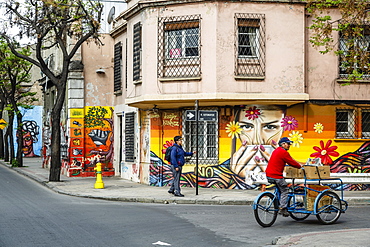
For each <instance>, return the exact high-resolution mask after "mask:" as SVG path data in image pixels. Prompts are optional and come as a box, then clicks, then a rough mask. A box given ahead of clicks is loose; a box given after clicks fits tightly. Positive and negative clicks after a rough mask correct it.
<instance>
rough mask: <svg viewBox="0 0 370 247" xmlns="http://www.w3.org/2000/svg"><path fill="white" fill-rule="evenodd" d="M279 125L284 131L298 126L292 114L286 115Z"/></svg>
mask: <svg viewBox="0 0 370 247" xmlns="http://www.w3.org/2000/svg"><path fill="white" fill-rule="evenodd" d="M281 127H283V128H284V131H286V130H287V131H292V130H295V129H296V128H297V127H298V121H297V120H296V119H295V118H294V117H292V116H286V117H284V118H283V120H282V121H281Z"/></svg>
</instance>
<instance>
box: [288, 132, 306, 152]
mask: <svg viewBox="0 0 370 247" xmlns="http://www.w3.org/2000/svg"><path fill="white" fill-rule="evenodd" d="M289 139H290V140H291V141H292V142H293V147H296V148H299V147H300V144H301V143H302V141H303V137H302V134H301V133H299V131H292V133H290V134H289Z"/></svg>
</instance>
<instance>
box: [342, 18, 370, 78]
mask: <svg viewBox="0 0 370 247" xmlns="http://www.w3.org/2000/svg"><path fill="white" fill-rule="evenodd" d="M349 30H350V31H348V32H346V33H345V32H341V33H340V34H339V79H348V78H349V76H350V74H353V73H355V74H357V75H359V76H361V77H362V79H363V80H370V69H369V63H370V26H369V25H366V26H353V27H352V28H350V29H349ZM356 30H357V31H356ZM352 31H356V32H360V33H362V36H360V37H358V36H356V37H354V36H353V35H351V33H349V32H352ZM361 74H362V75H361Z"/></svg>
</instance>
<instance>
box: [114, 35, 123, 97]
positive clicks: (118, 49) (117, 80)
mask: <svg viewBox="0 0 370 247" xmlns="http://www.w3.org/2000/svg"><path fill="white" fill-rule="evenodd" d="M121 63H122V43H121V42H118V43H117V44H115V45H114V79H113V80H114V86H113V87H114V92H116V91H119V90H121V80H122V65H121Z"/></svg>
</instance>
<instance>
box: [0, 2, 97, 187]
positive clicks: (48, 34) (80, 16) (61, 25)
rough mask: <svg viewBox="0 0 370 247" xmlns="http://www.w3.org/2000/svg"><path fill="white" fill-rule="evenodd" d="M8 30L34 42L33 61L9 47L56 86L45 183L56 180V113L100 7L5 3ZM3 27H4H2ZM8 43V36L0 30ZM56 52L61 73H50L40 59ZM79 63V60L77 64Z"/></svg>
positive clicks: (58, 132)
mask: <svg viewBox="0 0 370 247" xmlns="http://www.w3.org/2000/svg"><path fill="white" fill-rule="evenodd" d="M3 6H4V8H5V11H6V14H5V15H6V16H7V23H5V24H7V25H8V27H9V26H10V27H18V31H17V37H18V38H24V37H28V38H31V39H33V40H34V41H35V44H36V46H35V50H34V54H35V57H36V58H35V59H33V58H32V57H31V56H25V55H22V54H20V53H19V52H17V50H16V49H15V48H14V47H12V46H10V47H11V50H12V52H13V53H14V54H15V55H17V56H18V57H21V58H23V59H25V60H27V61H29V62H31V63H32V64H34V65H35V66H37V67H39V68H40V70H41V71H42V73H44V74H45V76H46V77H47V78H48V79H49V80H50V82H51V83H52V84H53V85H54V86H55V87H56V90H57V97H56V100H55V102H54V105H53V109H52V111H51V119H52V120H51V121H52V135H51V166H50V175H49V181H60V171H61V157H60V140H61V130H60V120H61V119H60V113H61V111H62V109H63V106H64V101H65V95H66V85H67V80H68V73H69V71H70V65H71V63H72V62H73V60H72V59H73V57H74V55H75V54H76V52H77V51H78V49H79V48H80V47H81V45H82V43H84V42H85V41H89V40H93V41H95V42H97V43H100V41H99V34H98V31H99V28H100V21H101V14H102V10H103V5H102V4H101V3H100V2H98V1H91V0H25V2H24V4H20V3H19V2H17V1H16V0H5V4H4V5H3ZM3 26H5V25H3ZM0 35H1V36H3V37H4V38H5V39H6V40H7V41H8V42H9V43H10V44H11V39H10V34H9V33H7V32H6V31H5V30H3V31H1V34H0ZM50 49H57V50H58V53H60V57H59V58H58V59H60V60H61V63H62V66H61V71H59V72H58V71H53V69H52V68H51V67H50V65H49V64H48V63H47V62H46V58H45V56H44V54H45V51H46V50H50ZM79 62H80V61H79Z"/></svg>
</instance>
